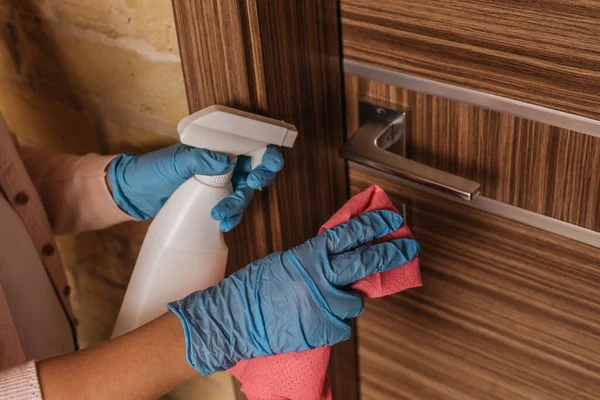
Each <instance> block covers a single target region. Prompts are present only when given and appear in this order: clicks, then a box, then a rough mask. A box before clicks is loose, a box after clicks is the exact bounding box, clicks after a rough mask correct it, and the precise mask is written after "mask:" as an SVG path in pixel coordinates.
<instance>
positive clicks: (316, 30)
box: [173, 0, 358, 400]
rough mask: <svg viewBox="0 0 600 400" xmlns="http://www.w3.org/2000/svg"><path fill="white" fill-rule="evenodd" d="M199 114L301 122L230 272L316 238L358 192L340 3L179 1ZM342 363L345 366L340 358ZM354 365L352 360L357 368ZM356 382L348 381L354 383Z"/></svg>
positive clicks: (334, 378)
mask: <svg viewBox="0 0 600 400" xmlns="http://www.w3.org/2000/svg"><path fill="white" fill-rule="evenodd" d="M173 5H174V10H175V15H176V22H177V31H178V35H179V42H180V47H181V57H182V62H183V68H184V72H185V80H186V87H187V91H188V100H189V103H190V110H191V111H195V110H197V109H200V108H202V107H206V106H208V105H210V104H213V103H220V104H224V105H228V106H233V107H237V108H240V109H244V110H248V111H254V112H261V113H263V114H265V115H267V116H269V117H272V118H278V119H281V120H284V121H287V122H290V123H293V124H294V125H296V127H297V128H298V131H299V133H300V134H299V137H298V140H297V141H296V145H295V147H294V149H283V150H282V151H283V153H284V157H285V162H286V167H285V168H284V171H282V173H280V174H279V175H278V177H277V180H276V181H275V183H274V184H273V185H271V186H270V187H269V188H268V189H267V190H264V191H262V192H261V193H258V194H257V195H255V198H254V200H253V201H252V204H251V206H250V208H249V209H248V210H247V211H246V213H245V216H244V220H243V222H242V224H240V226H239V227H237V228H236V229H235V230H234V231H233V232H232V233H230V234H229V235H227V242H228V244H229V248H230V257H229V270H230V271H234V270H236V269H239V268H241V267H243V266H245V265H246V264H247V263H249V262H251V261H253V260H255V259H258V258H261V257H264V256H266V255H267V254H269V253H272V252H274V251H278V250H283V249H286V248H290V247H293V246H295V245H298V244H300V243H302V242H303V241H305V240H306V239H308V238H309V237H312V236H314V235H315V234H316V233H317V231H318V229H319V227H320V225H321V224H322V223H323V222H325V221H326V220H327V219H329V217H330V216H331V215H332V214H333V213H334V212H335V211H336V210H337V209H338V208H339V207H341V206H342V204H343V203H344V202H345V200H346V199H347V196H348V191H347V175H346V167H345V164H344V162H343V160H342V159H341V158H340V157H338V155H337V150H338V148H339V147H340V146H341V145H342V142H343V140H344V132H343V114H342V113H343V107H342V98H343V96H342V75H341V62H340V43H339V35H338V29H339V27H338V12H339V9H338V4H337V2H336V1H335V0H327V1H318V0H309V1H305V0H293V1H285V2H280V1H269V0H262V1H257V0H222V1H220V0H203V1H197V0H173ZM355 352H356V348H355V344H354V342H349V343H346V344H344V345H342V346H340V347H337V346H336V347H334V352H333V355H332V363H331V366H332V372H333V373H332V374H330V379H331V383H332V388H333V391H334V394H335V396H336V398H343V399H350V400H352V399H356V398H357V396H358V389H357V382H358V379H357V371H356V357H355V355H356V354H355ZM340 360H341V361H342V362H339V361H340ZM348 360H351V361H350V362H348ZM348 377H350V379H349V381H344V379H348Z"/></svg>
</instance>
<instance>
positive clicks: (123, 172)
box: [108, 144, 283, 230]
mask: <svg viewBox="0 0 600 400" xmlns="http://www.w3.org/2000/svg"><path fill="white" fill-rule="evenodd" d="M242 160H244V161H243V162H242V163H241V166H240V167H239V168H236V170H235V172H234V174H233V177H232V183H233V187H234V191H235V193H233V194H232V195H231V196H230V197H231V198H229V197H228V198H226V199H224V200H222V201H221V203H219V205H221V204H223V203H224V202H225V205H226V210H227V212H226V213H225V212H219V215H226V216H227V217H226V218H225V219H223V221H222V222H221V229H223V230H225V229H224V228H226V230H229V229H231V228H233V227H234V226H235V225H237V224H238V223H239V222H240V220H241V218H242V212H243V211H244V208H246V206H247V205H248V203H249V202H250V199H251V198H252V191H253V189H260V188H262V187H264V186H266V185H267V184H269V183H270V182H271V181H272V180H273V179H274V178H275V173H276V172H277V171H279V170H280V169H281V167H283V157H282V156H281V154H280V153H279V151H278V150H277V149H276V148H269V149H268V151H267V152H266V153H265V155H264V156H263V159H262V161H263V163H262V164H261V165H259V166H258V167H257V168H256V170H255V171H253V172H252V173H248V172H250V171H247V172H246V171H245V169H246V168H247V164H249V159H248V157H244V158H242ZM246 160H247V161H246ZM233 164H234V163H233V160H232V159H231V158H230V157H228V156H226V155H223V154H219V153H215V152H212V151H208V150H204V149H197V148H193V147H189V146H185V145H182V144H176V145H173V146H170V147H166V148H164V149H160V150H157V151H154V152H151V153H148V154H145V155H142V156H135V155H127V154H120V155H118V156H117V157H115V159H114V160H113V161H111V163H110V165H109V168H108V180H109V183H110V185H111V188H112V193H113V198H114V200H115V203H117V204H118V205H119V207H121V209H123V210H124V211H125V212H127V213H128V214H129V215H131V216H132V217H134V218H138V219H143V220H147V219H150V218H153V217H155V216H156V214H157V213H158V211H159V210H160V209H161V207H162V206H163V205H164V204H165V202H166V201H167V200H168V198H169V197H170V196H171V194H173V192H174V191H175V190H176V189H177V188H178V187H179V186H180V185H182V184H183V183H184V182H185V181H187V180H188V179H189V178H191V177H192V176H194V175H196V174H198V175H221V174H224V173H226V172H227V171H229V170H230V169H231V168H233ZM222 208H223V207H222V206H221V207H220V208H219V210H221V209H222ZM219 219H222V218H219Z"/></svg>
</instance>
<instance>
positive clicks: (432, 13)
mask: <svg viewBox="0 0 600 400" xmlns="http://www.w3.org/2000/svg"><path fill="white" fill-rule="evenodd" d="M341 10H342V14H341V16H342V29H343V32H342V38H343V52H344V57H345V58H347V59H352V60H356V61H360V62H363V63H367V64H372V65H376V66H380V67H382V68H386V69H390V70H395V71H400V72H404V73H407V74H410V75H416V76H421V77H424V78H429V79H433V80H437V81H441V82H446V83H450V84H455V85H458V86H463V87H467V88H471V89H475V90H480V91H483V92H488V93H493V94H497V95H500V96H504V97H508V98H512V99H516V100H522V101H525V102H528V103H533V104H537V105H541V106H545V107H549V108H553V109H556V110H561V111H565V112H569V113H573V114H577V115H581V116H585V117H589V118H594V119H599V118H600V69H599V68H598V64H599V62H600V41H599V40H598V38H599V37H600V3H599V2H597V1H589V0H546V1H522V0H505V1H493V0H485V1H481V0H432V1H420V2H415V1H408V0H371V1H364V0H341Z"/></svg>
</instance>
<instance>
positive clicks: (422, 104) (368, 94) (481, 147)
mask: <svg viewBox="0 0 600 400" xmlns="http://www.w3.org/2000/svg"><path fill="white" fill-rule="evenodd" d="M362 99H365V100H368V99H375V100H377V101H385V102H391V103H392V104H395V105H397V106H404V107H408V108H409V109H410V110H411V111H410V112H411V114H410V122H409V141H408V142H409V146H408V153H409V155H410V158H411V159H413V160H415V161H418V162H420V163H423V164H426V165H429V166H432V167H435V168H438V169H441V170H444V171H447V172H450V173H453V174H456V175H459V176H461V177H463V178H467V179H471V180H474V181H476V182H479V183H480V184H481V194H482V195H483V196H486V197H489V198H492V199H495V200H498V201H501V202H504V203H508V204H511V205H514V206H517V207H520V208H524V209H527V210H530V211H533V212H536V213H539V214H544V215H547V216H549V217H552V218H556V219H560V220H562V221H565V222H569V223H571V224H575V225H579V226H582V227H585V228H588V229H592V230H596V231H600V212H599V204H600V156H599V155H600V137H594V136H590V135H585V134H581V133H577V132H574V131H569V130H566V129H561V128H557V127H553V126H550V125H547V124H543V123H540V122H534V121H529V120H526V119H523V118H518V117H515V116H512V115H508V114H504V113H500V112H496V111H490V110H486V109H483V108H480V107H476V106H472V105H468V104H464V103H460V102H457V101H453V100H448V99H444V98H440V97H436V96H431V95H425V94H422V93H418V92H414V91H411V90H406V89H402V88H396V87H394V86H390V85H386V84H383V83H379V82H374V81H369V80H366V79H363V78H359V77H356V76H350V75H346V103H347V107H346V109H347V121H348V134H349V135H351V134H352V133H354V132H356V130H357V129H358V102H359V100H362Z"/></svg>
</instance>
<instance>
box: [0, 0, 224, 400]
mask: <svg viewBox="0 0 600 400" xmlns="http://www.w3.org/2000/svg"><path fill="white" fill-rule="evenodd" d="M0 23H1V24H0V32H1V40H0V112H2V114H3V115H4V117H5V119H6V120H7V123H8V125H9V127H10V128H11V130H13V131H14V132H15V133H16V134H17V136H18V137H19V139H20V140H21V141H22V142H25V143H28V144H34V145H38V146H47V147H51V148H53V149H57V150H61V151H65V152H72V153H79V154H83V153H86V152H91V151H93V152H98V153H104V154H111V153H116V152H124V151H127V152H142V151H147V150H150V149H153V148H157V147H161V146H164V145H167V144H170V143H173V142H174V141H175V138H176V130H175V126H176V124H177V122H178V121H179V119H180V118H181V117H183V116H185V115H186V114H187V100H186V96H185V89H184V83H183V75H182V71H181V62H180V59H179V54H178V47H177V37H176V33H175V25H174V20H173V13H172V9H171V2H170V1H167V0H102V1H97V0H5V1H3V2H1V3H0ZM146 228H147V224H143V223H130V224H123V225H120V226H117V227H113V228H110V229H107V230H104V231H101V232H91V233H85V234H81V235H78V236H76V237H61V238H60V239H59V246H60V248H61V252H62V257H63V260H64V261H65V265H66V268H67V272H68V277H69V280H70V281H71V284H72V287H73V292H72V293H73V295H72V300H73V306H74V310H75V313H76V315H77V317H78V320H79V325H78V331H79V338H80V344H81V345H82V346H83V347H85V346H89V345H91V344H94V343H98V342H99V341H102V340H104V339H106V338H107V337H108V336H109V335H110V332H111V330H112V325H113V323H114V320H115V318H116V315H117V313H118V309H119V306H120V303H121V299H122V297H123V294H124V290H125V287H126V285H127V281H128V279H129V276H130V274H131V270H132V268H133V265H134V263H135V259H136V257H137V252H138V250H139V247H140V245H141V242H142V240H143V236H144V233H145V231H146ZM207 383H209V386H210V387H204V389H203V390H204V391H208V392H210V393H213V395H214V396H217V397H213V398H230V396H231V395H230V394H229V393H230V392H231V389H230V382H229V378H228V377H226V376H225V377H222V378H217V379H212V380H210V381H207ZM226 393H227V395H226ZM206 394H208V393H206Z"/></svg>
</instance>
